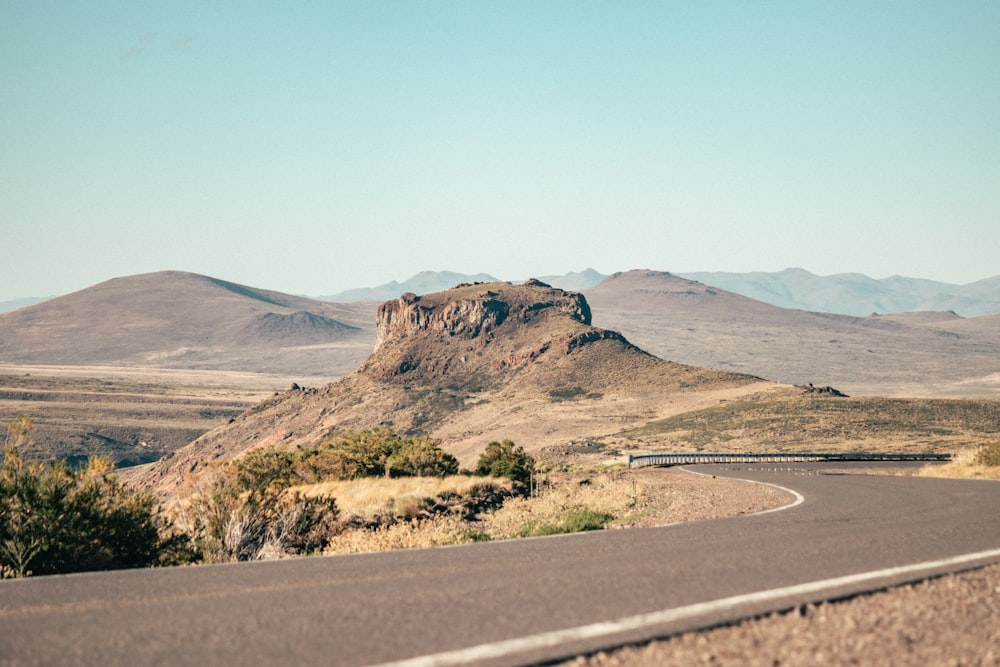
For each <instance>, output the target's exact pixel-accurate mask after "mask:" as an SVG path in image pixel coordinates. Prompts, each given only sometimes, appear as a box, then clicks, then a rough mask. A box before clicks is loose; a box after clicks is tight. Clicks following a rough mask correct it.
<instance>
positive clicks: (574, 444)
mask: <svg viewBox="0 0 1000 667" xmlns="http://www.w3.org/2000/svg"><path fill="white" fill-rule="evenodd" d="M377 332H378V338H377V343H376V347H375V351H374V352H373V353H372V355H371V356H370V357H369V358H368V359H367V361H365V363H364V364H362V366H361V367H360V368H359V369H358V370H357V371H356V372H354V373H352V374H351V375H349V376H347V377H346V378H343V379H342V380H340V381H337V382H334V383H332V384H329V385H327V386H325V387H323V388H321V389H293V390H291V391H288V392H285V393H283V394H281V395H278V396H275V397H274V398H272V399H270V400H268V401H265V402H264V403H261V404H259V405H257V406H256V407H254V408H253V409H251V410H249V411H247V412H246V413H244V414H243V415H241V416H240V417H239V418H237V419H235V420H233V421H232V422H231V423H230V424H228V425H226V426H223V427H221V428H218V429H215V430H214V431H211V432H210V433H207V434H206V435H204V436H202V437H201V438H199V439H198V440H196V441H195V442H194V443H192V444H191V445H189V446H188V447H186V448H184V449H182V450H178V451H177V452H176V454H175V455H174V456H172V457H171V458H169V459H165V460H164V461H161V462H159V463H158V464H156V465H154V466H153V467H152V468H151V469H149V470H147V471H144V473H143V474H144V479H145V480H146V481H147V482H148V483H151V484H155V485H158V486H160V487H161V488H165V489H169V488H172V487H174V486H175V485H176V484H177V483H178V481H179V480H180V478H181V477H182V476H183V474H184V473H186V472H188V471H192V470H197V469H198V467H199V466H200V465H201V462H205V461H210V460H213V459H218V458H232V457H235V456H238V455H239V454H242V453H243V452H245V451H248V450H250V449H254V448H259V447H278V446H281V447H295V446H312V445H315V444H316V443H318V442H319V441H320V440H321V439H322V438H323V437H324V436H326V435H328V434H330V433H334V432H342V431H351V430H357V429H363V428H371V427H376V426H379V425H389V426H392V427H393V428H394V429H395V430H396V431H398V432H400V433H406V434H409V433H428V434H430V435H432V436H434V437H437V438H440V439H441V440H442V443H443V446H444V447H445V448H446V449H448V450H449V451H451V452H452V453H453V454H455V455H456V456H458V457H459V459H460V460H461V461H462V462H463V463H465V464H471V463H473V462H474V461H475V457H476V456H477V455H478V453H479V452H480V451H481V450H482V448H483V447H484V446H485V445H486V444H487V443H488V442H489V441H491V440H497V439H502V438H511V439H513V440H514V441H515V442H517V443H518V444H520V445H523V446H524V447H525V448H526V449H529V450H530V451H535V452H538V451H541V450H544V449H546V448H555V449H556V450H558V451H559V452H560V453H561V454H562V455H564V456H565V455H566V454H572V453H573V452H575V451H582V450H586V449H587V447H588V444H587V443H588V441H589V440H590V439H593V438H598V437H606V436H609V435H613V434H614V433H617V432H619V431H621V430H622V429H624V428H626V427H631V426H637V425H641V424H645V423H647V422H649V421H651V420H654V419H661V418H664V417H666V416H669V415H672V414H677V413H679V412H683V411H685V410H689V409H692V408H697V407H704V406H708V405H715V404H717V403H718V402H719V401H720V400H725V399H731V398H735V397H745V396H748V395H751V394H754V393H759V392H764V391H774V390H776V389H777V385H773V384H772V383H769V382H765V381H763V380H760V379H759V378H756V377H752V376H748V375H743V374H738V373H730V372H725V371H716V370H708V369H703V368H696V367H692V366H686V365H682V364H677V363H673V362H668V361H664V360H662V359H659V358H657V357H654V356H652V355H650V354H648V353H646V352H643V351H642V350H640V349H639V348H637V347H635V346H634V345H632V344H631V343H629V342H628V341H627V340H626V339H625V338H624V337H623V336H622V335H621V334H619V333H617V332H614V331H608V330H604V329H599V328H596V327H594V326H592V324H591V315H590V308H589V306H588V304H587V301H586V299H585V298H584V297H583V296H582V295H580V294H575V293H572V292H564V291H563V290H559V289H553V288H551V287H549V286H547V285H544V284H543V283H539V282H537V281H529V282H528V283H526V284H524V285H520V286H517V285H512V284H510V283H486V284H476V285H462V286H458V287H456V288H454V289H451V290H448V291H445V292H439V293H435V294H428V295H424V296H422V297H418V296H415V295H412V294H406V295H404V296H403V297H401V298H399V299H397V300H395V301H389V302H386V303H384V304H383V305H382V306H381V307H380V308H379V309H378V315H377Z"/></svg>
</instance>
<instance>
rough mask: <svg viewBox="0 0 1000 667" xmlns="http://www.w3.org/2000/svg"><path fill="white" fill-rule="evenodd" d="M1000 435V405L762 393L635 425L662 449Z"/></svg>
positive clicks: (880, 443) (964, 440) (639, 435)
mask: <svg viewBox="0 0 1000 667" xmlns="http://www.w3.org/2000/svg"><path fill="white" fill-rule="evenodd" d="M998 434H1000V402H997V401H979V400H942V399H890V398H836V399H833V398H821V397H811V396H800V395H785V396H778V397H760V398H757V399H755V400H743V401H734V402H732V403H723V404H720V405H718V406H715V407H711V408H706V409H703V410H697V411H694V412H688V413H685V414H681V415H677V416H675V417H670V418H668V419H664V420H660V421H656V422H653V423H651V424H648V425H646V426H644V427H641V428H637V429H630V430H628V431H625V432H624V433H622V434H621V435H623V436H624V437H626V438H628V439H630V440H633V441H639V442H643V443H647V444H648V445H650V446H652V447H657V448H661V449H678V450H679V449H685V450H691V449H693V450H719V451H746V450H754V449H755V448H761V449H767V450H770V451H793V450H800V449H804V448H807V449H811V450H814V451H815V450H818V449H825V450H831V451H850V450H854V449H876V450H878V451H885V452H907V451H950V450H952V449H954V448H955V447H957V446H961V445H965V444H968V443H970V442H971V443H976V442H988V441H990V440H995V439H996V437H997V435H998Z"/></svg>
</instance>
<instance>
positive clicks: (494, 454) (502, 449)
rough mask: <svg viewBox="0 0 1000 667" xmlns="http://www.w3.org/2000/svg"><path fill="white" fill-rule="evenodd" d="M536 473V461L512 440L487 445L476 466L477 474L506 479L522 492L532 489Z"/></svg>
mask: <svg viewBox="0 0 1000 667" xmlns="http://www.w3.org/2000/svg"><path fill="white" fill-rule="evenodd" d="M534 472H535V459H534V458H533V457H532V456H531V455H529V454H528V453H527V452H525V451H524V448H523V447H516V446H515V445H514V443H513V442H511V441H510V440H504V441H503V442H491V443H490V444H488V445H486V450H485V451H484V452H483V453H482V454H481V455H480V456H479V462H478V463H477V464H476V474H479V475H491V476H493V477H506V478H508V479H510V480H511V481H513V482H514V484H515V485H516V486H518V487H520V488H519V490H520V491H522V492H524V491H526V490H527V489H529V488H530V485H531V476H532V474H534Z"/></svg>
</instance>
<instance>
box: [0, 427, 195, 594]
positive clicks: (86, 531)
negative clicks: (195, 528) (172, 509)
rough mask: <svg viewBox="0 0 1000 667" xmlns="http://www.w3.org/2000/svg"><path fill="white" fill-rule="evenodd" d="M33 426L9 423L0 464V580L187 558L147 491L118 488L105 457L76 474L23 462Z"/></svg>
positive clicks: (190, 554)
mask: <svg viewBox="0 0 1000 667" xmlns="http://www.w3.org/2000/svg"><path fill="white" fill-rule="evenodd" d="M33 428H34V422H33V421H32V420H31V418H30V417H21V418H20V419H18V420H17V421H14V422H12V423H11V424H10V426H9V427H8V431H7V438H6V441H5V448H4V459H3V465H2V466H0V576H2V577H4V578H6V577H25V576H29V575H32V574H57V573H65V572H82V571H88V570H112V569H121V568H132V567H149V566H152V565H165V564H175V563H180V562H187V561H190V560H193V559H194V558H195V556H196V554H195V552H194V551H193V550H192V549H191V548H190V544H189V542H188V540H187V539H186V537H185V536H183V535H180V534H178V533H176V532H175V531H173V530H172V529H171V527H170V526H169V525H168V524H167V522H166V521H164V520H163V519H162V518H161V516H160V515H159V512H158V508H157V507H156V505H155V503H154V500H153V498H152V496H151V495H149V494H148V493H143V492H138V491H132V490H129V489H126V488H125V487H123V486H122V485H121V484H119V483H118V480H117V478H116V477H115V475H114V474H113V468H112V465H111V462H110V461H109V460H108V459H107V458H102V457H91V459H90V461H89V462H88V464H87V465H86V466H85V467H83V468H78V469H75V470H74V469H70V468H69V467H68V466H67V465H66V464H65V462H58V463H45V462H33V463H28V462H26V461H25V459H24V457H23V456H22V455H21V449H22V448H24V447H25V446H27V445H28V444H29V443H30V441H29V434H30V432H31V430H32V429H33Z"/></svg>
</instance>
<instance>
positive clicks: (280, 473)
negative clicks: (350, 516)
mask: <svg viewBox="0 0 1000 667" xmlns="http://www.w3.org/2000/svg"><path fill="white" fill-rule="evenodd" d="M273 454H277V453H276V452H267V453H264V454H258V455H254V456H248V457H245V458H248V459H249V461H245V460H240V461H237V462H235V463H232V464H229V465H227V466H216V467H215V468H214V469H212V470H211V471H210V472H207V473H205V474H203V475H202V476H201V477H199V478H198V479H197V480H196V481H195V482H194V484H193V488H192V489H189V493H188V494H187V497H186V499H185V501H184V502H183V504H181V505H179V506H178V507H176V508H175V509H174V520H175V521H176V523H177V525H178V526H179V527H180V528H181V529H182V530H184V531H185V533H187V534H188V535H189V536H190V537H191V539H192V540H193V541H194V543H195V544H196V545H197V547H198V549H199V551H200V552H201V555H202V557H203V558H204V560H205V561H207V562H210V563H221V562H228V561H245V560H261V559H265V558H279V557H282V556H287V555H303V554H309V553H313V552H315V551H318V550H320V549H322V548H323V547H325V546H326V544H327V543H328V542H329V540H330V538H331V537H332V536H333V535H334V534H336V532H337V531H338V529H339V526H338V525H337V518H338V510H337V504H336V501H335V500H334V499H333V498H324V497H312V498H306V497H303V496H301V495H300V494H297V493H288V492H287V487H288V485H289V483H290V482H289V474H288V471H289V470H290V467H286V468H281V467H279V466H278V465H275V464H276V463H279V462H281V461H282V460H283V459H284V457H281V456H273ZM248 471H251V472H248ZM253 473H259V474H253Z"/></svg>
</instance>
